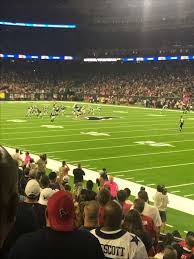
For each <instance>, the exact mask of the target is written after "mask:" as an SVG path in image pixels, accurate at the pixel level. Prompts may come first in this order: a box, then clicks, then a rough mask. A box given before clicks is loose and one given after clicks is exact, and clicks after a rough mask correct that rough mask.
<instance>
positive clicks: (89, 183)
mask: <svg viewBox="0 0 194 259" xmlns="http://www.w3.org/2000/svg"><path fill="white" fill-rule="evenodd" d="M93 186H94V183H93V182H92V180H88V181H87V183H86V188H87V190H90V191H91V190H92V189H93Z"/></svg>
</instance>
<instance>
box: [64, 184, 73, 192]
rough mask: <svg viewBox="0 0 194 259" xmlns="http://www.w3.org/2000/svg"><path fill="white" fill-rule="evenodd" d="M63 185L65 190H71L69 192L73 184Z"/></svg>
mask: <svg viewBox="0 0 194 259" xmlns="http://www.w3.org/2000/svg"><path fill="white" fill-rule="evenodd" d="M63 186H64V189H65V191H69V192H70V191H71V186H70V185H69V184H64V185H63Z"/></svg>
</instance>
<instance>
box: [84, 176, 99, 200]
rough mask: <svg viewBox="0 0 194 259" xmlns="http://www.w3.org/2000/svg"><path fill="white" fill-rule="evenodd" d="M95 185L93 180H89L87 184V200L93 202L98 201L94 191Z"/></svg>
mask: <svg viewBox="0 0 194 259" xmlns="http://www.w3.org/2000/svg"><path fill="white" fill-rule="evenodd" d="M93 186H94V183H93V182H92V181H91V180H88V181H87V183H86V200H87V201H92V200H95V199H96V195H97V194H96V192H94V191H93V190H92V189H93Z"/></svg>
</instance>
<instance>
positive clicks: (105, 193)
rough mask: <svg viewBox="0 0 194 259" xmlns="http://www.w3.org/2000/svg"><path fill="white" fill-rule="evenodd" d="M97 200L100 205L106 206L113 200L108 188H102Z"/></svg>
mask: <svg viewBox="0 0 194 259" xmlns="http://www.w3.org/2000/svg"><path fill="white" fill-rule="evenodd" d="M97 200H98V202H99V204H100V206H102V207H103V206H105V205H106V203H107V202H108V201H110V200H111V194H110V192H109V190H107V189H106V188H103V189H101V190H100V191H99V192H98V194H97Z"/></svg>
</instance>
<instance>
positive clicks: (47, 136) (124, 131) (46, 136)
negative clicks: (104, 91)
mask: <svg viewBox="0 0 194 259" xmlns="http://www.w3.org/2000/svg"><path fill="white" fill-rule="evenodd" d="M111 128H112V127H111ZM188 128H191V129H193V127H187V129H188ZM104 129H106V127H103V133H109V134H112V133H113V134H119V133H129V134H130V133H131V132H147V131H148V132H150V129H146V130H145V129H144V130H142V129H140V130H121V131H106V132H105V131H104ZM4 130H6V129H4ZM74 130H76V131H80V130H78V129H69V130H68V131H74ZM85 130H100V132H101V131H102V127H101V128H99V129H98V128H96V127H94V128H81V131H85ZM169 130H175V128H165V129H154V131H169ZM63 131H67V130H65V129H64V130H63ZM41 132H42V131H41ZM50 133H51V134H52V129H51V131H50ZM3 134H4V133H3ZM80 135H81V134H80V132H79V133H76V134H67V135H64V134H61V135H60V134H59V135H58V134H55V135H53V134H52V135H44V139H45V138H56V137H71V136H80ZM42 138H43V136H31V137H29V138H27V137H19V138H14V140H21V139H42ZM2 140H10V137H9V138H2ZM193 141H194V140H193Z"/></svg>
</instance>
